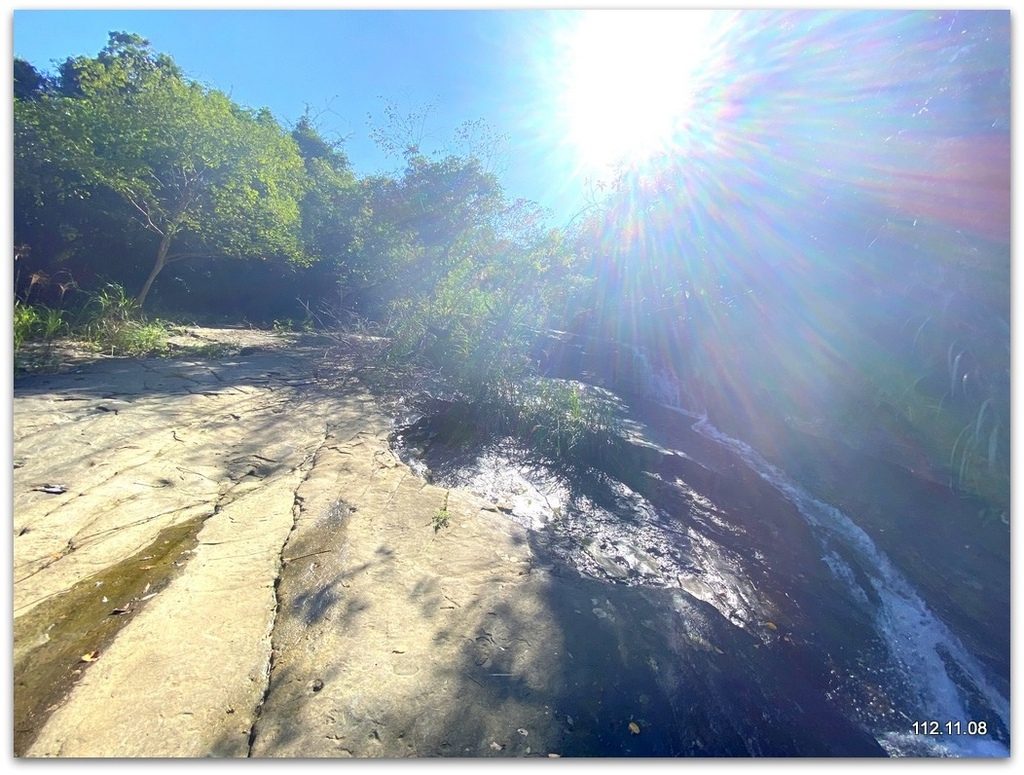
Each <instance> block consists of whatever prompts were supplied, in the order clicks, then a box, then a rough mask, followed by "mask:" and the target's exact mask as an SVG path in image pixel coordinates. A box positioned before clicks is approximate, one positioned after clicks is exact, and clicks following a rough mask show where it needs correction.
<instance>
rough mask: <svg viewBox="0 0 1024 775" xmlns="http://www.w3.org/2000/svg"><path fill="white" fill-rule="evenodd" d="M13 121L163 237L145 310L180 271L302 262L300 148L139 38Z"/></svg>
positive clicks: (54, 159)
mask: <svg viewBox="0 0 1024 775" xmlns="http://www.w3.org/2000/svg"><path fill="white" fill-rule="evenodd" d="M15 123H16V126H17V125H18V124H19V123H20V124H21V125H23V126H26V127H33V128H34V131H33V132H32V133H31V134H32V136H33V138H34V140H35V142H36V143H37V145H40V146H42V148H39V149H37V150H41V151H43V159H44V164H46V165H48V166H51V167H56V168H59V169H63V170H66V171H71V172H73V174H74V176H75V178H76V179H77V184H78V186H77V188H78V195H79V196H87V195H88V193H89V192H90V191H95V190H99V189H106V190H110V191H113V192H115V193H116V194H117V195H118V198H119V201H120V202H121V203H122V205H123V206H124V207H125V209H126V211H127V212H128V213H130V214H131V215H132V217H133V218H134V219H135V220H136V221H137V222H139V223H140V224H141V225H142V226H143V227H144V228H145V229H146V230H147V231H148V232H151V233H152V234H154V235H156V237H157V238H158V241H157V246H156V256H155V258H154V262H153V266H152V269H151V270H150V272H149V275H148V276H147V278H146V280H145V282H144V283H143V285H142V287H141V289H140V291H139V293H138V296H137V297H136V301H137V302H138V303H139V304H140V305H142V304H143V303H144V302H145V300H146V297H147V295H148V294H149V291H150V289H151V287H152V285H153V282H154V281H155V280H156V278H157V276H159V274H160V272H161V271H162V270H163V269H164V268H165V267H166V266H167V265H168V264H169V263H171V262H174V261H180V260H184V259H188V258H198V257H222V256H223V257H238V258H242V257H261V258H265V257H268V256H282V257H286V258H289V259H293V260H302V259H303V258H304V255H303V251H302V248H301V242H300V240H299V231H298V229H299V206H298V202H299V199H300V198H301V196H302V194H303V190H304V185H305V176H304V169H303V164H302V159H301V157H300V156H299V154H298V150H297V147H296V145H295V142H294V141H293V140H292V139H291V138H290V137H288V136H287V135H286V134H285V133H284V132H283V130H282V129H281V127H280V126H279V125H278V124H277V122H276V121H275V120H274V118H273V116H272V115H271V114H270V113H269V112H268V111H266V110H263V111H258V112H257V111H252V110H248V109H245V108H242V107H240V106H238V105H237V104H235V103H234V102H232V101H231V100H230V99H229V98H228V97H227V96H226V95H225V94H223V93H221V92H218V91H215V90H211V89H207V88H205V87H203V86H201V85H200V84H198V83H195V82H193V81H189V80H186V79H185V78H184V77H183V76H182V74H181V72H180V70H179V69H178V68H177V66H176V65H174V63H173V61H172V60H170V58H169V57H166V56H164V55H159V56H157V55H154V54H153V53H152V51H151V50H150V48H149V43H148V42H147V41H145V40H143V39H141V38H139V37H138V36H135V35H128V34H126V33H111V35H110V41H109V43H108V45H107V47H106V48H104V49H103V51H102V52H101V53H100V55H99V56H98V57H96V58H95V59H88V58H82V57H80V58H78V59H74V60H68V61H67V62H65V63H64V65H62V67H61V73H60V79H59V88H58V90H57V93H56V94H53V95H49V96H46V97H44V98H42V99H38V100H34V101H31V102H27V101H21V102H20V104H19V105H16V110H15ZM19 136H20V135H19V131H18V130H17V129H16V131H15V138H16V144H17V138H18V137H19ZM18 155H19V154H18V151H17V150H16V158H17V156H18ZM22 155H24V154H22Z"/></svg>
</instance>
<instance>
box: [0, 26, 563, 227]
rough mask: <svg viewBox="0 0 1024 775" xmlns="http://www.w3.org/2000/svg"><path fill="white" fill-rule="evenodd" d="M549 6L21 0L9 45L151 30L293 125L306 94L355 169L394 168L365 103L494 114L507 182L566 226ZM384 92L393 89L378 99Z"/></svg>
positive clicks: (433, 122)
mask: <svg viewBox="0 0 1024 775" xmlns="http://www.w3.org/2000/svg"><path fill="white" fill-rule="evenodd" d="M556 16H557V14H552V13H551V12H547V11H524V10H513V11H496V10H478V11H462V10H449V11H362V10H324V9H314V10H303V11H283V10H261V9H255V10H228V11H213V10H202V9H176V10H161V11H129V10H116V9H115V10H102V11H101V10H84V11H70V10H50V9H38V10H19V11H15V13H14V22H13V53H14V55H15V56H16V57H20V58H22V59H25V60H27V61H29V62H31V63H32V64H33V65H35V66H36V67H37V68H39V69H45V70H52V69H53V62H54V61H63V59H65V58H66V57H68V56H77V55H86V56H95V55H96V54H97V53H99V51H100V49H101V48H102V47H103V46H104V45H105V44H106V41H107V34H108V32H110V31H113V30H123V31H127V32H134V33H138V34H140V35H142V36H143V37H145V38H147V39H148V40H149V41H150V42H151V43H152V45H153V48H154V49H155V50H156V51H158V52H163V53H167V54H169V55H170V56H171V57H173V59H174V60H175V61H176V62H177V63H178V64H179V65H180V66H181V67H182V68H183V69H184V70H185V72H186V73H188V74H189V75H190V76H191V77H193V78H195V79H196V80H199V81H201V82H203V83H206V84H208V85H210V86H213V87H215V88H217V89H220V90H222V91H225V92H228V93H229V94H231V96H232V97H233V98H234V99H235V100H236V101H237V102H239V103H242V104H245V105H248V106H250V107H254V108H258V107H263V106H266V107H268V108H270V110H271V111H272V112H273V113H274V115H275V116H277V118H278V119H279V120H280V121H281V122H282V123H284V124H286V125H290V124H291V123H293V122H294V121H295V120H296V119H298V118H299V117H300V116H301V115H302V113H303V111H304V110H305V108H306V106H307V105H309V106H310V107H311V109H312V110H313V112H314V113H319V114H320V119H319V121H320V128H321V131H322V132H323V133H324V135H325V136H327V137H329V138H335V137H342V138H346V142H345V149H346V151H347V152H348V154H349V156H350V158H351V160H352V162H353V165H354V166H355V168H356V170H357V172H359V173H361V174H366V173H370V172H376V171H391V170H392V169H394V168H395V167H396V166H397V165H398V164H399V162H398V161H396V160H389V159H387V158H386V157H385V156H383V154H382V153H381V152H380V151H379V150H378V149H377V148H376V146H375V145H374V144H373V142H372V140H371V139H370V137H369V126H368V118H367V114H368V113H373V114H374V115H375V116H377V117H381V118H382V117H383V108H384V106H385V104H386V103H385V100H392V101H394V102H395V103H396V104H397V105H398V106H399V107H400V108H403V109H406V110H410V109H416V108H419V107H422V106H425V105H428V104H436V106H437V107H436V109H435V110H434V111H433V112H432V113H431V114H430V116H429V117H428V126H427V128H428V130H432V134H433V135H434V137H435V138H436V140H437V141H443V140H444V139H445V138H451V137H452V132H453V130H454V129H455V127H457V126H458V125H459V124H461V123H462V122H464V121H472V120H476V119H481V118H482V119H484V120H485V121H486V122H487V123H488V124H489V125H490V126H491V127H493V128H494V129H495V130H496V131H498V132H501V133H506V134H508V135H509V141H508V146H507V152H508V163H507V166H506V172H505V174H504V176H503V182H504V183H505V187H506V190H507V191H508V193H509V194H511V195H513V196H523V197H526V198H528V199H533V200H535V201H539V202H540V203H541V204H543V205H545V206H547V207H551V208H552V209H553V210H554V211H555V214H556V219H555V222H556V225H558V224H560V223H564V221H565V220H566V219H568V218H569V217H571V215H572V214H573V213H574V212H575V211H576V209H578V208H579V206H580V205H581V202H582V200H581V198H580V190H581V189H580V184H581V181H579V180H571V178H572V168H571V165H572V158H571V156H570V155H568V154H560V153H559V152H558V147H559V145H560V139H559V137H558V134H557V128H556V127H554V126H553V125H552V123H551V122H550V121H547V120H545V118H544V116H543V111H544V110H545V104H546V103H550V101H551V100H552V99H557V97H556V96H555V95H553V94H551V93H550V91H545V84H544V83H543V79H544V77H545V76H544V72H545V70H546V68H549V67H550V66H551V65H550V62H545V61H542V59H543V58H544V56H545V53H544V52H545V46H546V42H545V40H544V39H543V37H544V36H543V34H542V32H543V31H544V30H546V29H547V30H550V29H553V26H552V25H553V24H554V20H555V17H556ZM381 97H383V98H385V99H381Z"/></svg>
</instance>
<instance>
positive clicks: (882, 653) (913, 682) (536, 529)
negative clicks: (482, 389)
mask: <svg viewBox="0 0 1024 775" xmlns="http://www.w3.org/2000/svg"><path fill="white" fill-rule="evenodd" d="M579 384H581V389H589V390H595V389H599V388H596V387H594V386H592V385H591V386H588V385H583V384H582V383H579ZM661 388H664V385H662V386H661ZM647 392H648V396H647V398H630V399H629V402H628V403H625V402H624V403H621V404H620V406H621V407H622V412H623V418H622V419H623V420H624V427H625V428H626V429H627V430H626V435H627V438H628V439H629V441H630V443H631V445H632V447H633V448H634V449H635V450H636V451H637V454H638V455H639V456H640V459H641V460H642V461H643V464H642V472H641V473H640V475H639V476H638V477H637V478H635V479H630V480H629V481H622V480H620V479H618V478H616V477H614V476H612V475H610V474H609V473H607V472H605V471H601V470H598V469H596V468H586V467H578V468H575V469H574V470H571V471H569V470H565V469H564V468H559V467H557V466H554V465H552V464H551V463H549V462H548V461H545V460H543V459H539V458H537V457H536V456H535V455H533V454H531V452H530V450H528V449H526V448H524V447H523V446H521V445H520V444H518V443H517V442H516V441H515V440H513V439H509V438H490V439H479V438H474V437H472V434H469V435H468V436H467V433H465V432H456V431H455V430H453V429H457V428H458V424H459V417H458V413H457V409H456V408H455V407H454V405H447V404H445V403H444V402H437V403H435V404H434V405H433V406H432V407H431V408H430V409H428V410H426V411H424V412H422V413H418V412H410V413H407V414H406V415H405V416H403V417H401V418H399V419H398V420H396V423H395V429H394V433H393V434H392V445H393V448H394V449H395V450H396V452H397V453H398V454H399V456H400V457H401V458H402V459H403V461H405V462H406V463H407V464H409V465H410V466H411V467H412V468H413V470H414V471H415V472H416V473H417V474H418V475H420V476H422V477H424V478H426V479H428V480H430V481H432V482H433V483H435V484H439V485H442V486H445V487H462V488H467V489H469V490H472V491H473V492H475V493H477V494H478V495H480V496H482V497H484V498H487V499H488V500H490V501H491V502H492V503H493V504H495V508H496V509H497V510H499V511H501V512H503V513H504V514H506V515H507V517H508V518H509V519H512V520H514V521H516V522H517V523H519V524H520V525H522V526H523V527H525V528H526V529H528V530H529V531H530V535H531V536H533V537H534V545H535V549H536V550H537V551H538V552H541V553H543V554H544V555H546V556H547V557H549V558H551V560H552V561H553V562H556V563H558V564H559V565H560V566H562V567H564V568H566V569H568V571H569V572H572V573H577V574H579V575H581V576H583V577H587V578H591V579H601V580H604V581H606V582H607V583H608V584H610V585H627V586H640V587H645V588H648V589H650V590H660V591H661V592H660V594H665V595H668V596H672V600H674V601H676V604H675V606H674V607H675V610H676V611H677V612H678V613H679V616H680V617H686V621H685V622H682V623H681V624H682V627H683V629H682V631H683V632H686V633H689V634H688V635H687V637H688V638H690V639H691V640H692V641H693V643H702V644H704V645H705V646H706V645H707V643H708V642H710V643H711V644H713V645H712V647H710V648H707V649H706V650H704V651H701V650H700V649H690V651H688V652H687V653H688V654H689V655H690V656H688V657H687V659H690V660H692V662H691V664H689V665H688V666H687V667H686V669H685V670H684V669H683V668H680V674H681V675H682V674H685V673H686V671H687V670H689V671H690V673H691V674H693V675H701V674H702V673H706V674H707V675H712V674H714V675H720V674H721V673H722V665H723V660H726V661H725V663H724V664H725V665H726V666H727V670H726V671H725V672H726V673H727V674H729V675H730V676H731V678H730V680H725V681H722V680H717V681H713V680H711V679H707V680H705V681H704V684H703V688H702V689H700V690H699V691H702V692H704V693H705V695H706V696H699V697H696V698H692V699H693V700H694V702H696V703H697V704H699V705H700V706H702V707H706V708H708V710H707V711H706V714H707V716H708V721H707V724H708V728H709V729H711V730H712V734H711V737H712V738H714V737H715V736H716V735H717V738H718V739H720V740H721V741H722V743H721V746H720V747H719V748H717V749H716V748H714V747H712V749H711V750H707V749H706V750H705V753H710V754H711V755H729V756H736V755H754V756H761V755H766V756H771V755H780V754H779V752H780V751H785V752H787V754H786V755H788V752H791V751H793V750H796V751H801V750H803V749H802V748H801V745H802V744H801V742H800V740H801V739H802V736H806V738H807V739H808V740H810V739H811V738H827V737H828V736H829V735H830V734H831V735H841V734H845V733H844V732H842V731H840V730H838V729H837V727H836V724H835V722H834V721H833V720H830V718H831V717H830V716H829V715H828V714H829V713H835V714H838V715H837V717H840V718H842V719H844V720H845V721H846V722H848V724H849V729H851V730H858V731H859V732H863V733H866V735H867V736H870V737H871V738H873V739H874V740H875V741H877V744H878V746H879V747H880V749H881V750H882V751H884V754H886V755H889V756H892V757H1007V756H1009V738H1010V733H1009V730H1010V713H1009V700H1008V695H1009V688H1008V687H1009V680H1008V677H1009V661H1008V653H1007V654H1006V655H1005V665H1003V664H1002V663H1001V661H1002V660H1003V659H1004V655H1003V654H1002V652H999V653H997V654H995V655H993V654H991V653H989V654H981V653H978V652H979V651H980V647H976V646H975V644H979V643H985V642H987V641H991V640H992V638H991V637H990V636H989V633H987V632H977V631H972V630H971V623H970V622H969V621H968V622H966V623H965V622H964V621H960V620H957V619H956V617H955V616H952V615H949V616H946V617H943V616H941V615H940V614H939V613H938V612H937V611H938V609H939V608H942V606H941V605H932V604H931V603H930V601H929V599H928V595H926V594H925V593H924V592H922V591H921V590H919V589H918V588H916V587H915V585H914V584H913V583H912V582H911V581H910V580H909V579H908V578H907V576H906V575H905V574H904V573H903V572H902V571H901V570H900V568H899V567H898V566H897V564H896V563H894V562H893V561H892V560H891V559H890V557H889V556H888V555H887V554H886V551H885V550H883V549H882V548H880V546H879V545H878V544H877V543H876V541H875V540H873V538H872V537H871V535H869V533H868V532H867V531H866V530H865V529H863V528H862V527H861V526H859V525H858V521H857V519H856V518H855V517H854V516H851V515H850V514H848V513H846V512H845V511H844V510H843V509H841V508H839V507H838V506H836V505H834V504H831V503H827V502H825V501H823V500H821V499H820V498H818V497H815V495H813V494H812V493H811V492H810V491H809V490H808V489H805V488H804V487H803V486H802V485H801V484H799V483H798V482H797V481H796V480H795V479H794V478H793V477H791V476H789V475H787V473H786V472H785V471H783V470H780V468H778V467H777V466H776V465H773V464H772V463H771V462H769V461H768V460H767V459H765V457H763V456H762V455H761V454H759V452H758V451H757V450H756V449H754V448H753V447H752V446H750V445H749V444H747V443H745V442H743V441H741V440H739V439H736V438H733V437H732V436H729V435H728V434H726V433H725V432H723V431H722V430H720V429H719V428H718V427H716V426H715V425H714V424H713V423H712V422H711V421H710V420H709V419H708V418H707V417H706V416H704V415H702V414H697V413H693V412H690V411H687V410H685V409H682V408H680V407H679V406H678V405H677V404H678V400H677V397H678V394H673V393H672V391H669V390H665V389H657V390H655V389H652V390H649V391H647ZM464 430H465V429H463V431H464ZM467 438H469V439H470V440H469V441H467ZM625 478H629V477H625ZM850 486H851V487H856V486H857V485H856V484H855V483H851V484H850ZM908 497H909V496H908ZM893 502H894V503H896V502H897V501H896V500H894V501H893ZM879 535H881V534H879ZM1007 574H1008V569H1007ZM950 583H955V582H950ZM1005 606H1006V609H1007V610H1008V594H1007V598H1006V600H1005ZM698 612H700V613H698ZM1007 622H1008V616H1007ZM997 640H998V638H997ZM1007 641H1008V629H1007ZM966 644H970V645H966ZM690 645H692V644H690ZM780 648H781V649H784V651H782V652H778V649H780ZM773 649H775V650H776V652H778V653H782V654H783V655H784V657H783V658H782V659H781V660H780V659H779V658H769V657H768V656H767V654H768V653H769V652H770V651H771V650H773ZM997 651H998V650H997ZM702 654H706V655H707V656H706V657H705V656H702ZM702 659H707V660H708V661H707V664H702V662H701V660H702ZM698 683H699V682H698ZM751 687H759V690H758V691H753V690H752V689H751ZM686 691H687V692H690V693H692V692H693V691H694V687H693V685H690V686H688V687H687V689H686ZM816 709H818V710H816ZM822 709H826V710H827V713H826V712H825V711H824V710H822ZM759 719H760V720H759ZM780 729H786V730H788V731H787V732H786V734H787V735H788V737H787V738H786V743H785V745H783V744H782V743H779V742H778V739H779V735H780V731H779V730H780ZM798 729H799V730H800V731H796V730H798ZM792 739H795V740H796V742H793V741H792ZM808 745H810V744H809V743H808ZM851 745H852V741H851ZM807 750H811V749H810V748H808V749H807ZM835 750H836V751H837V752H839V751H842V750H844V749H843V741H837V742H836V746H835ZM836 755H842V754H841V753H837V754H836Z"/></svg>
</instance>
